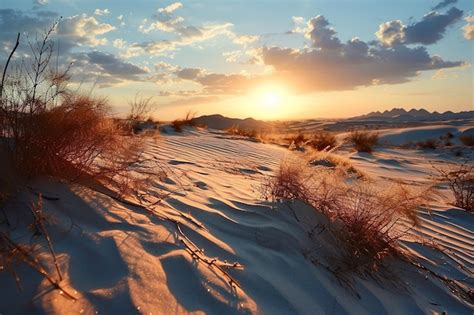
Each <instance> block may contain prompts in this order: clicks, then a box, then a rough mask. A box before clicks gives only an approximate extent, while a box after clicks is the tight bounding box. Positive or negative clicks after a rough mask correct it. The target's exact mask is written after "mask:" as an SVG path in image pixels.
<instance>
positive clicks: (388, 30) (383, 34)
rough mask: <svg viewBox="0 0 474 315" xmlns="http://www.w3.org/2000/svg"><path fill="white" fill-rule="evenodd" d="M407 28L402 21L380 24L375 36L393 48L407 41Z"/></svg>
mask: <svg viewBox="0 0 474 315" xmlns="http://www.w3.org/2000/svg"><path fill="white" fill-rule="evenodd" d="M405 29H406V26H405V25H403V22H402V21H400V20H394V21H389V22H385V23H382V24H380V26H379V30H378V31H377V32H376V33H375V36H377V38H378V39H379V40H380V41H381V42H382V43H384V44H386V45H389V46H393V45H396V44H401V43H403V42H404V41H405Z"/></svg>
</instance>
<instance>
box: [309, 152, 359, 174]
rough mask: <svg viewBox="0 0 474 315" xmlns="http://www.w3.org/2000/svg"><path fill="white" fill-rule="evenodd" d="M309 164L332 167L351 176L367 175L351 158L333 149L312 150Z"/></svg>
mask: <svg viewBox="0 0 474 315" xmlns="http://www.w3.org/2000/svg"><path fill="white" fill-rule="evenodd" d="M308 156H309V165H311V166H314V167H326V168H332V169H334V170H335V171H336V172H338V173H340V174H343V175H345V176H349V177H356V178H362V177H364V176H365V175H364V174H363V173H362V172H361V171H359V170H358V169H356V168H355V167H354V166H353V165H352V163H351V162H350V161H349V159H347V158H345V157H343V156H341V155H339V154H335V153H333V151H312V152H310V153H309V155H308Z"/></svg>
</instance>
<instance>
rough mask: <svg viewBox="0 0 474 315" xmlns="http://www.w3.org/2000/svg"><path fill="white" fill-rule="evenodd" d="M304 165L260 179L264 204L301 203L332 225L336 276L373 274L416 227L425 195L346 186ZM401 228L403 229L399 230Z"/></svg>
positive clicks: (363, 185) (364, 183) (287, 167)
mask: <svg viewBox="0 0 474 315" xmlns="http://www.w3.org/2000/svg"><path fill="white" fill-rule="evenodd" d="M302 165H304V163H300V162H299V163H298V162H296V163H295V162H287V161H286V162H283V163H282V165H281V167H280V169H279V171H278V172H277V173H276V175H275V176H274V177H271V178H266V179H264V181H263V183H262V185H261V189H260V192H261V193H262V196H264V197H265V199H267V200H268V199H270V198H271V199H272V200H295V199H298V200H302V201H303V202H305V203H306V204H308V205H310V206H311V207H312V208H314V209H315V211H318V212H320V213H322V214H324V215H325V216H326V217H327V218H328V219H329V220H330V221H331V222H332V223H331V224H330V226H327V227H326V228H327V229H328V230H329V231H330V232H331V234H332V235H333V236H334V237H333V240H334V241H335V242H336V243H335V244H334V246H336V247H337V248H340V249H341V250H340V251H337V253H338V254H337V255H336V256H337V257H333V258H331V259H335V260H334V265H335V266H336V265H337V267H336V268H337V269H338V270H340V271H350V272H357V273H368V274H375V273H377V272H378V271H379V270H380V268H381V267H382V266H383V264H384V261H385V260H384V258H386V257H389V256H393V255H396V254H397V253H399V247H398V241H399V240H400V239H401V238H403V237H404V236H405V235H406V234H407V232H408V230H409V228H410V227H409V228H407V227H406V225H403V224H401V222H402V221H405V222H411V224H412V225H416V224H417V223H418V219H417V209H418V208H419V207H420V206H422V205H423V204H425V203H426V202H427V201H428V200H429V198H430V196H431V194H430V190H429V189H428V190H424V191H422V192H414V191H412V190H410V189H408V188H407V187H405V186H402V185H396V186H395V187H390V188H389V189H386V190H385V189H379V188H378V187H376V186H375V185H373V184H372V183H370V182H368V181H356V182H353V183H347V181H346V179H345V177H344V176H339V175H338V174H336V173H334V172H327V171H321V170H316V171H315V170H310V169H308V168H306V167H304V166H302ZM404 226H405V227H404Z"/></svg>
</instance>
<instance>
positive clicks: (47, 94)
mask: <svg viewBox="0 0 474 315" xmlns="http://www.w3.org/2000/svg"><path fill="white" fill-rule="evenodd" d="M56 26H57V23H55V24H54V25H53V26H52V27H51V28H50V29H48V30H47V31H46V32H44V33H43V34H41V35H38V37H37V40H36V41H35V42H30V41H29V39H28V40H27V41H28V43H29V46H30V48H31V58H27V59H24V60H22V61H21V62H16V63H15V65H14V66H12V65H10V58H11V57H12V56H13V55H14V54H15V50H16V49H17V47H18V45H19V39H20V35H18V40H17V44H16V45H15V47H14V49H13V50H12V52H11V54H10V58H9V60H8V62H7V64H6V65H5V67H4V70H3V75H2V82H1V87H0V121H1V125H0V163H2V167H0V178H2V179H1V182H2V183H1V184H0V206H3V204H4V203H6V202H7V201H8V199H9V198H10V197H12V196H14V195H15V194H16V193H17V192H24V191H29V190H30V189H29V183H30V182H31V181H32V180H36V179H39V178H43V177H46V178H51V179H53V180H59V181H67V182H71V181H75V182H80V183H82V184H85V185H87V184H86V183H92V182H100V183H101V184H104V185H108V186H109V187H111V189H112V190H113V191H114V192H116V193H117V194H120V193H121V192H124V191H130V190H129V188H130V187H131V186H130V185H132V184H133V185H136V183H137V182H136V181H134V180H133V179H132V178H131V177H130V175H129V173H130V172H129V171H130V167H131V166H132V165H133V164H135V163H137V162H138V161H139V160H140V156H141V152H142V148H143V144H142V141H141V140H140V139H139V138H137V137H134V136H132V135H130V132H129V129H127V128H124V124H123V121H121V120H117V119H114V118H113V116H112V112H111V109H110V107H109V105H108V102H107V100H106V99H105V98H101V97H95V96H92V95H91V94H90V93H87V94H86V93H81V92H80V91H78V90H77V89H71V88H69V83H70V75H69V70H70V65H69V66H66V67H64V68H60V67H59V65H56V66H53V63H52V60H53V56H54V52H55V42H54V32H55V29H56ZM9 65H10V66H11V68H9ZM9 70H10V71H9ZM136 104H138V105H136ZM148 105H149V100H145V101H141V102H138V103H137V102H135V104H134V105H133V106H132V113H133V114H134V116H133V117H131V118H132V119H131V120H134V119H137V118H138V117H139V116H140V115H142V114H143V113H144V111H145V109H146V108H147V107H148ZM5 178H7V180H5ZM31 198H32V200H33V201H32V203H31V205H29V206H26V208H27V209H30V210H31V214H32V216H33V219H34V222H33V223H32V225H31V226H32V228H33V232H34V233H35V235H42V236H44V238H45V239H46V241H47V242H46V243H47V248H48V250H49V252H50V254H51V257H52V260H53V263H54V266H55V269H56V272H57V275H58V278H57V279H54V278H55V277H53V276H52V275H51V274H50V273H48V271H47V268H45V267H43V263H42V262H40V258H38V257H36V256H35V253H36V251H35V250H34V248H36V247H38V244H37V243H34V244H32V245H23V244H17V243H16V242H15V241H14V240H13V239H12V238H11V237H10V235H9V230H8V228H7V229H3V228H2V229H1V231H0V264H1V265H2V267H3V268H7V269H3V270H8V271H11V272H12V273H13V275H14V277H15V279H16V280H17V283H18V285H19V276H18V275H17V274H16V272H15V268H14V266H16V265H17V264H19V263H25V264H26V265H28V266H30V267H31V268H32V269H33V270H35V271H36V272H37V273H39V274H41V275H42V276H43V277H44V278H46V279H47V280H48V281H49V282H50V283H51V284H52V285H53V286H54V287H55V288H58V289H61V287H60V285H59V282H60V281H61V279H62V277H61V271H60V268H59V265H58V262H57V261H56V256H55V253H54V249H53V245H52V240H51V238H50V237H49V234H48V231H47V229H46V226H47V224H46V223H45V220H46V219H45V216H44V214H43V205H42V196H41V194H39V195H38V193H32V194H31ZM36 198H37V201H35V199H36ZM4 214H5V213H4ZM5 220H6V222H7V223H8V220H7V216H6V214H5ZM8 225H9V224H7V227H8ZM19 287H20V285H19ZM61 290H63V289H61ZM63 292H64V294H65V295H67V296H69V297H71V298H72V296H71V295H70V294H69V293H67V291H66V290H63Z"/></svg>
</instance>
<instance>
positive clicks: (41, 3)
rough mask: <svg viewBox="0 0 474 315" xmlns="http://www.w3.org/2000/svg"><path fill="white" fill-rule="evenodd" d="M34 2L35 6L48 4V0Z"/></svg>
mask: <svg viewBox="0 0 474 315" xmlns="http://www.w3.org/2000/svg"><path fill="white" fill-rule="evenodd" d="M33 2H34V4H36V5H41V6H43V5H47V4H48V0H35V1H33Z"/></svg>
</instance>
